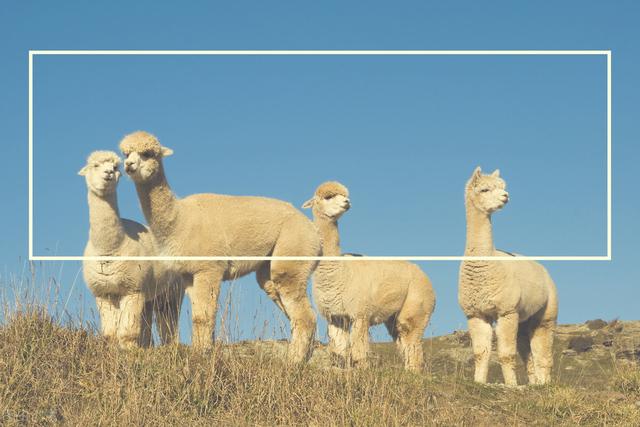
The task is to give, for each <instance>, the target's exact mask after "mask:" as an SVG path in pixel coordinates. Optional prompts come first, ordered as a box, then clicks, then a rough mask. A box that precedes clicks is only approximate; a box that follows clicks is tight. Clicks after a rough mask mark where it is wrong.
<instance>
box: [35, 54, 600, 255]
mask: <svg viewBox="0 0 640 427" xmlns="http://www.w3.org/2000/svg"><path fill="white" fill-rule="evenodd" d="M35 55H606V57H607V254H606V255H596V256H518V257H510V256H504V257H503V256H500V257H472V256H361V257H360V256H359V257H296V256H258V257H254V256H241V257H233V256H192V257H190V256H175V257H164V256H156V257H130V256H107V257H85V256H39V255H33V57H34V56H35ZM611 151H612V150H611V50H30V51H29V209H28V210H29V244H28V246H29V260H30V261H101V262H106V261H115V260H120V261H234V260H246V261H268V260H290V261H309V260H314V261H320V260H324V261H364V260H406V261H522V260H537V261H611V255H612V243H611V240H612V239H611V231H612V227H611V221H612V218H611V212H612V208H611V205H612V203H611V199H612V198H611V192H612V180H611V178H612V173H611V168H612V158H611Z"/></svg>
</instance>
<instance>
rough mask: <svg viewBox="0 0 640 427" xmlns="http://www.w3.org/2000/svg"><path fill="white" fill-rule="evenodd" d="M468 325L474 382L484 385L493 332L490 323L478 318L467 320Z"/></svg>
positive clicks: (487, 371)
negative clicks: (473, 362)
mask: <svg viewBox="0 0 640 427" xmlns="http://www.w3.org/2000/svg"><path fill="white" fill-rule="evenodd" d="M468 324H469V335H471V346H472V348H473V359H474V361H475V374H474V380H475V381H476V382H479V383H483V384H484V383H486V382H487V375H488V374H489V357H491V338H492V337H493V330H492V329H491V323H489V322H487V321H486V320H485V319H482V318H479V317H471V318H469V320H468Z"/></svg>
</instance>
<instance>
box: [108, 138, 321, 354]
mask: <svg viewBox="0 0 640 427" xmlns="http://www.w3.org/2000/svg"><path fill="white" fill-rule="evenodd" d="M120 149H121V150H122V152H123V153H124V155H125V156H126V160H125V170H126V172H127V174H128V175H129V176H130V177H131V178H132V179H133V181H134V182H135V185H136V190H137V192H138V197H139V199H140V204H141V207H142V210H143V212H144V216H145V218H146V219H147V222H148V223H149V227H150V229H151V232H152V233H153V235H154V236H155V238H156V240H157V242H158V244H159V248H160V250H161V253H162V254H163V255H166V256H318V255H319V254H320V239H319V237H318V235H317V233H316V231H315V228H314V226H313V224H312V223H311V221H309V219H308V218H307V217H306V216H305V215H304V214H302V213H301V212H300V211H298V210H297V209H295V208H294V207H293V206H292V205H290V204H289V203H286V202H283V201H280V200H275V199H268V198H264V197H249V196H228V195H222V194H195V195H191V196H188V197H185V198H177V197H176V196H175V195H174V193H173V192H172V191H171V189H170V187H169V184H168V182H167V178H166V176H165V172H164V166H163V158H164V157H167V156H169V155H171V154H172V153H173V151H172V150H171V149H169V148H166V147H163V146H161V145H160V143H159V142H158V140H157V139H156V137H155V136H153V135H151V134H149V133H147V132H143V131H138V132H134V133H132V134H129V135H127V136H125V137H124V139H123V140H122V141H121V143H120ZM315 264H316V262H315V261H288V260H273V261H248V260H234V261H216V262H212V261H175V262H171V263H170V264H169V268H171V269H172V270H173V271H175V272H176V273H179V274H180V275H181V276H183V277H185V278H186V279H185V280H187V285H188V287H187V295H188V296H189V299H190V300H191V305H192V323H193V333H192V343H193V346H194V347H195V348H199V349H206V348H208V347H210V346H211V345H212V338H213V334H214V330H215V316H216V309H217V298H218V293H219V290H220V283H221V281H222V280H233V279H235V278H237V277H241V276H244V275H246V274H249V273H250V272H253V271H255V272H256V278H257V281H258V283H259V285H260V287H261V288H262V289H263V290H264V291H266V293H267V295H268V296H269V297H270V298H271V299H272V300H273V301H274V302H275V303H276V305H277V306H278V307H279V308H280V309H281V310H282V311H283V312H284V314H285V315H286V316H287V318H288V319H289V321H290V323H291V343H290V345H289V349H288V358H289V360H290V361H292V362H296V363H297V362H303V361H306V360H308V358H309V357H310V356H311V351H312V346H311V344H312V339H313V336H314V332H315V325H316V317H315V314H314V312H313V310H312V309H311V304H310V302H309V299H308V297H307V292H306V289H307V281H308V278H309V276H310V274H311V271H312V270H313V269H314V268H315Z"/></svg>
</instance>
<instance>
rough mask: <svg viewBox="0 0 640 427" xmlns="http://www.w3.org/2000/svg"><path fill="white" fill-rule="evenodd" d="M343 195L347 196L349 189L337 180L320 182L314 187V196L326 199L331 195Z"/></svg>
mask: <svg viewBox="0 0 640 427" xmlns="http://www.w3.org/2000/svg"><path fill="white" fill-rule="evenodd" d="M338 195H340V196H344V197H349V190H348V189H347V187H345V186H344V185H342V184H340V183H339V182H338V181H327V182H325V183H323V184H320V186H318V188H317V189H316V196H318V197H320V198H322V199H327V198H329V197H333V196H338Z"/></svg>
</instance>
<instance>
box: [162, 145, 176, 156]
mask: <svg viewBox="0 0 640 427" xmlns="http://www.w3.org/2000/svg"><path fill="white" fill-rule="evenodd" d="M172 154H173V150H172V149H171V148H169V147H162V157H169V156H170V155H172Z"/></svg>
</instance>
